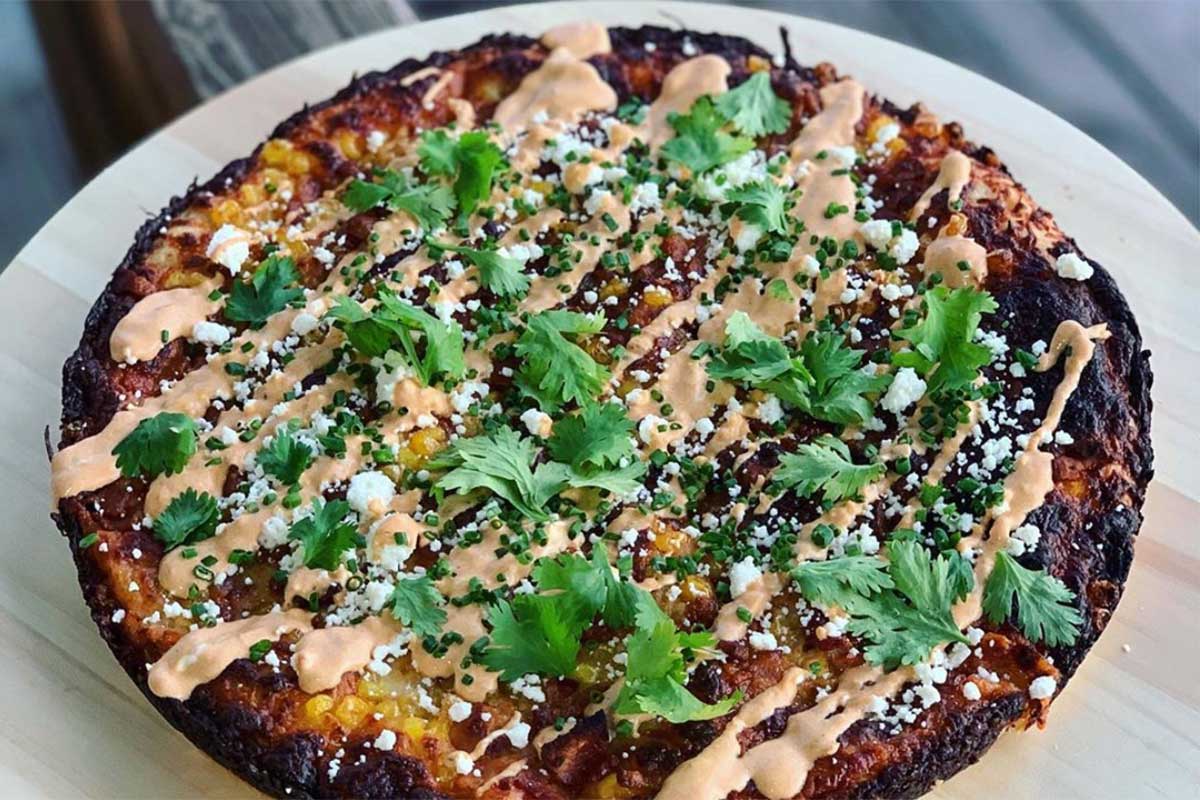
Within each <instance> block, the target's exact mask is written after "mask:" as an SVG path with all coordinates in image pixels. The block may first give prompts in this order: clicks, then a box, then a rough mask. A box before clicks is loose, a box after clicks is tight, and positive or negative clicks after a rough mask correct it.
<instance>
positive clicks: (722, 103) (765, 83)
mask: <svg viewBox="0 0 1200 800" xmlns="http://www.w3.org/2000/svg"><path fill="white" fill-rule="evenodd" d="M717 111H719V112H721V114H722V116H724V117H725V118H726V119H728V120H729V121H730V122H732V123H733V124H734V126H735V127H736V128H737V129H738V130H740V131H741V132H742V133H744V134H746V135H747V136H762V135H763V134H765V133H783V132H784V131H786V130H787V129H788V125H789V124H790V123H791V121H792V109H791V106H789V105H788V104H787V103H786V102H784V101H783V100H782V99H780V98H779V96H778V95H776V94H775V91H774V90H773V89H772V88H771V76H770V75H769V74H768V73H766V72H756V73H754V74H753V75H751V76H750V77H749V78H747V79H746V80H745V81H743V82H742V83H740V84H738V85H737V86H735V87H734V88H732V89H730V90H729V91H728V92H725V93H724V94H722V95H720V96H718V97H717Z"/></svg>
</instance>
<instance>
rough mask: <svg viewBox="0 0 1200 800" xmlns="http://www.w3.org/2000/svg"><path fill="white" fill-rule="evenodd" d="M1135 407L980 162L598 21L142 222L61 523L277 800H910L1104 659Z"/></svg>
mask: <svg viewBox="0 0 1200 800" xmlns="http://www.w3.org/2000/svg"><path fill="white" fill-rule="evenodd" d="M1150 383H1151V373H1150V368H1149V356H1148V353H1146V352H1145V351H1144V350H1143V349H1142V344H1141V338H1140V336H1139V333H1138V328H1137V324H1136V322H1135V321H1134V319H1133V316H1132V315H1131V313H1130V310H1129V307H1128V306H1127V304H1126V302H1125V300H1124V298H1123V297H1122V296H1121V293H1120V292H1119V291H1118V289H1117V287H1116V285H1115V284H1114V282H1113V279H1112V277H1111V276H1110V275H1109V273H1108V272H1106V271H1105V270H1104V269H1103V268H1102V267H1101V266H1099V265H1098V264H1096V263H1095V262H1093V261H1091V260H1089V259H1088V258H1086V257H1085V256H1084V255H1083V254H1082V252H1081V251H1080V249H1079V247H1078V246H1077V245H1076V244H1075V242H1074V241H1072V240H1071V239H1070V238H1068V237H1067V236H1066V235H1065V234H1064V233H1062V231H1060V230H1059V228H1058V227H1057V225H1056V224H1055V222H1054V219H1053V218H1052V217H1051V215H1050V214H1049V213H1048V212H1047V211H1045V210H1043V209H1042V208H1040V207H1038V206H1037V205H1036V204H1035V203H1034V201H1033V200H1032V199H1031V198H1030V197H1029V195H1028V194H1027V192H1026V191H1025V190H1024V188H1023V187H1022V186H1021V185H1020V184H1018V183H1017V182H1016V181H1015V180H1014V178H1013V177H1012V176H1011V175H1010V174H1009V172H1008V171H1007V170H1006V169H1005V167H1004V165H1003V164H1002V163H1001V161H1000V159H999V158H998V157H997V155H996V154H995V153H994V152H992V151H991V150H989V149H988V148H986V147H983V146H979V145H975V144H973V143H971V142H970V141H968V140H967V139H966V138H964V133H963V131H962V129H961V127H960V126H959V125H957V124H955V123H952V122H943V121H941V120H940V119H939V118H938V117H937V116H935V115H934V113H933V112H931V111H930V110H928V109H926V108H924V107H923V106H921V105H915V106H913V107H911V108H907V109H903V108H899V107H896V106H894V105H892V104H891V103H889V102H887V101H886V100H883V99H880V98H878V97H876V96H874V95H872V94H870V93H869V92H868V91H867V90H866V89H865V88H864V87H863V86H861V85H860V84H859V83H857V82H856V81H854V80H853V79H852V78H849V77H846V76H843V75H841V74H839V73H838V72H837V71H836V70H835V69H834V67H832V66H831V65H829V64H818V65H816V66H814V67H806V66H801V65H800V64H799V63H797V61H796V60H795V58H794V57H793V54H792V52H791V50H790V48H789V47H788V46H787V43H786V40H785V42H784V49H783V52H782V54H781V55H772V54H771V53H768V52H766V51H764V50H762V49H760V48H759V47H757V46H755V45H753V44H751V43H749V42H747V41H745V40H742V39H737V38H731V37H728V36H720V35H711V34H699V33H693V32H688V31H682V30H666V29H663V28H655V27H644V28H640V29H636V30H634V29H625V28H612V29H606V28H604V27H602V26H600V25H597V24H590V23H577V24H571V25H567V26H563V27H558V28H555V29H553V30H550V31H547V32H546V33H545V34H544V35H543V36H542V37H541V38H540V39H537V40H535V39H531V38H526V37H523V36H513V35H504V36H488V37H486V38H484V39H483V40H481V41H480V42H479V43H477V44H475V45H473V46H470V47H467V48H465V49H462V50H457V51H451V52H441V53H436V54H434V55H432V56H430V57H429V58H428V59H426V60H424V61H419V62H418V61H415V60H411V59H410V60H407V61H404V62H402V63H400V64H398V65H397V66H395V67H394V68H392V69H390V70H388V71H387V72H382V73H371V74H368V75H364V76H363V77H361V78H358V79H357V80H355V81H354V82H353V83H351V84H350V86H349V87H348V88H346V89H345V90H343V91H342V92H340V93H338V94H337V95H335V96H334V97H332V98H330V99H329V100H327V101H325V102H322V103H319V104H317V105H314V106H310V107H306V108H305V109H304V110H303V111H301V112H299V113H297V114H296V115H294V116H292V117H291V118H289V119H288V120H286V121H285V122H283V123H282V124H281V125H280V126H279V127H278V128H277V129H276V130H275V131H274V133H273V134H272V136H271V138H270V139H269V140H267V141H266V142H264V143H263V144H262V145H260V146H259V147H258V148H257V149H256V150H255V151H254V152H253V154H251V155H250V156H249V157H247V158H244V159H240V160H238V161H235V162H233V163H231V164H230V165H228V166H227V167H226V168H225V169H223V170H222V171H221V172H220V173H219V174H218V175H216V176H215V177H214V178H213V179H211V180H210V181H208V182H207V183H205V184H203V185H193V186H192V187H191V188H190V189H188V191H187V192H186V193H185V194H183V195H182V196H181V197H178V198H175V199H173V200H172V201H171V202H170V203H169V205H168V206H167V207H166V208H165V209H164V210H163V211H162V212H161V213H160V214H158V215H157V216H156V217H154V218H153V219H151V220H150V221H148V222H147V223H146V224H145V225H144V226H143V227H142V228H141V230H140V231H138V233H137V235H136V238H135V240H134V244H133V246H132V248H131V249H130V250H129V252H128V254H127V255H126V256H125V258H124V260H123V261H122V262H121V264H120V265H119V266H118V267H117V268H116V271H115V273H114V274H113V277H112V280H111V281H110V283H109V284H108V286H107V288H106V289H105V290H104V292H103V294H102V295H101V296H100V298H99V299H98V300H97V301H96V303H95V305H94V307H93V308H92V311H91V313H90V315H89V316H88V319H87V322H86V324H85V327H84V333H83V336H82V339H81V341H80V344H79V347H78V349H77V350H76V352H75V353H74V354H73V355H72V356H71V357H70V359H69V360H68V361H67V363H66V365H65V367H64V369H63V417H62V426H61V432H62V443H61V446H60V448H59V449H58V450H57V453H56V454H55V455H54V456H53V479H52V480H53V486H52V490H53V508H54V511H53V517H54V519H55V521H56V523H57V525H58V527H59V528H60V529H61V531H62V532H63V534H64V535H65V536H66V537H67V539H68V541H69V543H70V547H71V551H72V554H73V556H74V559H75V563H76V566H77V568H78V573H79V581H80V585H81V587H82V589H83V594H84V597H85V598H86V600H87V603H88V605H89V606H90V608H91V612H92V616H93V618H94V620H95V622H96V624H97V625H98V627H99V629H100V632H101V634H102V635H103V637H104V639H105V640H106V641H107V643H108V644H109V646H110V648H111V649H112V651H113V653H114V654H115V655H116V657H117V659H118V660H119V661H120V663H121V664H122V666H123V667H124V668H125V670H126V671H127V672H128V673H129V675H130V677H131V678H132V679H133V680H134V681H135V682H136V683H137V685H138V687H139V688H140V689H141V690H142V691H143V692H144V693H145V695H146V697H147V698H148V699H149V701H150V702H151V703H152V704H153V705H154V707H155V708H156V709H158V711H159V712H160V713H161V714H162V715H163V716H164V717H165V718H166V719H167V720H168V721H170V723H171V724H172V725H174V726H175V727H176V728H178V729H179V730H180V731H182V732H183V733H184V734H185V735H186V736H187V737H188V738H189V739H191V741H192V742H194V743H195V744H196V745H197V746H199V747H201V748H202V749H204V750H205V751H206V752H207V753H209V754H210V755H211V756H212V757H213V758H215V759H216V760H217V761H219V762H220V763H222V764H224V765H225V766H227V767H228V768H230V769H231V770H233V771H234V772H236V773H237V774H238V775H240V776H242V777H243V778H245V779H246V780H247V781H249V782H250V783H252V784H254V785H255V786H257V787H259V788H260V789H262V790H264V791H267V792H270V793H272V794H275V795H278V796H281V797H283V796H288V797H407V798H440V797H454V798H585V797H586V798H649V797H660V798H666V799H668V800H673V799H677V798H686V799H687V800H704V799H707V800H718V798H724V797H733V798H758V797H766V798H772V799H778V798H793V797H805V798H818V797H820V798H844V797H868V796H872V797H874V796H886V797H910V796H916V795H919V794H921V793H923V792H924V791H926V790H928V789H929V788H930V787H931V786H932V785H933V784H934V783H935V782H936V781H938V780H941V779H944V778H946V777H948V776H950V775H952V774H954V773H955V772H957V771H959V770H961V769H962V768H964V767H965V766H967V765H969V764H970V763H972V762H973V761H975V760H977V759H978V758H980V757H981V755H982V754H983V753H984V751H985V750H987V748H988V747H989V746H990V745H991V744H992V742H993V741H994V740H995V739H996V737H997V736H998V735H999V734H1000V733H1001V732H1003V731H1005V730H1007V729H1010V728H1014V729H1025V728H1028V727H1031V726H1034V725H1041V724H1043V723H1044V722H1045V720H1046V718H1047V713H1048V711H1049V708H1050V705H1051V703H1052V702H1053V701H1054V699H1055V697H1056V696H1057V695H1058V694H1059V693H1060V692H1061V691H1062V690H1063V687H1064V686H1065V685H1066V683H1067V682H1068V681H1069V679H1070V678H1071V676H1072V674H1073V673H1074V672H1075V670H1076V669H1077V668H1078V667H1079V665H1080V663H1081V662H1082V660H1083V658H1084V656H1085V654H1086V653H1087V651H1088V649H1089V648H1090V647H1091V645H1092V644H1093V643H1094V642H1095V641H1096V639H1097V637H1098V636H1099V635H1100V633H1101V632H1102V631H1103V630H1104V628H1105V625H1106V624H1107V622H1108V620H1109V618H1110V616H1111V615H1112V613H1113V612H1114V610H1115V608H1116V605H1117V602H1118V600H1119V598H1120V596H1121V591H1122V586H1123V584H1124V582H1125V579H1126V577H1127V575H1128V572H1129V569H1130V565H1131V561H1132V556H1133V544H1134V538H1135V535H1136V533H1137V530H1138V527H1139V525H1140V523H1141V512H1140V509H1141V506H1142V501H1143V498H1144V494H1145V489H1146V486H1147V483H1148V482H1149V480H1150V478H1151V475H1152V451H1151V446H1150V438H1149V427H1150V393H1149V390H1150Z"/></svg>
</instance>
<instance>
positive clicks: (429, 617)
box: [389, 575, 446, 637]
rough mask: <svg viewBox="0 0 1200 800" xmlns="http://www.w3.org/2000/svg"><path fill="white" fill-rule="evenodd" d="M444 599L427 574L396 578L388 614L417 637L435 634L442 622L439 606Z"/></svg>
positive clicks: (437, 632) (443, 612)
mask: <svg viewBox="0 0 1200 800" xmlns="http://www.w3.org/2000/svg"><path fill="white" fill-rule="evenodd" d="M445 602H446V599H445V598H444V597H442V594H441V592H439V591H438V590H437V587H435V586H434V585H433V579H432V578H430V577H429V576H428V575H421V576H419V577H415V578H401V579H400V580H398V581H396V585H395V588H394V589H392V597H391V600H390V601H389V605H390V606H391V610H392V616H394V617H395V618H396V619H398V620H399V621H400V622H401V623H402V624H404V625H407V626H408V627H409V628H411V629H412V631H413V633H415V634H417V636H421V637H425V636H437V635H438V634H440V633H441V632H442V626H443V625H445V624H446V612H445V610H444V609H442V605H443V604H444V603H445Z"/></svg>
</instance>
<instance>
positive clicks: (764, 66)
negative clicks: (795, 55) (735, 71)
mask: <svg viewBox="0 0 1200 800" xmlns="http://www.w3.org/2000/svg"><path fill="white" fill-rule="evenodd" d="M746 67H747V68H748V69H749V70H750V71H751V72H769V71H770V70H771V62H770V61H767V60H766V59H765V58H763V57H762V56H757V55H751V56H749V57H748V58H747V59H746Z"/></svg>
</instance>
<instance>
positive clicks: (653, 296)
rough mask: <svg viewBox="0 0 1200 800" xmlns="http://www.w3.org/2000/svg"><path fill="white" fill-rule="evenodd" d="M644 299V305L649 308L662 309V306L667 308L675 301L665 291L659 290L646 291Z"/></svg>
mask: <svg viewBox="0 0 1200 800" xmlns="http://www.w3.org/2000/svg"><path fill="white" fill-rule="evenodd" d="M644 297H645V299H646V305H648V306H650V307H651V308H662V307H663V306H669V305H671V302H672V301H673V300H674V299H675V298H673V297H672V296H671V293H670V292H668V291H667V290H666V289H659V288H651V289H647V290H646V292H645V294H644Z"/></svg>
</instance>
